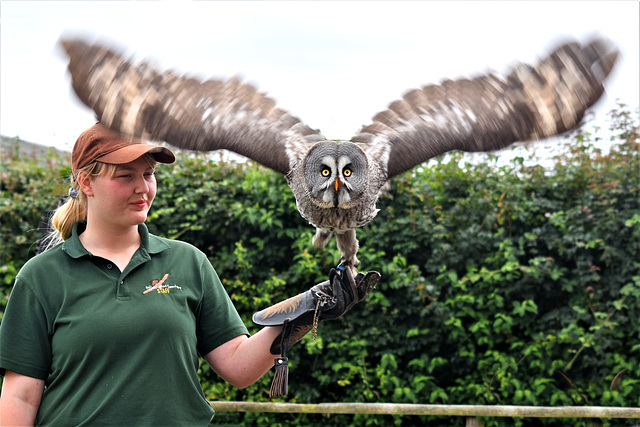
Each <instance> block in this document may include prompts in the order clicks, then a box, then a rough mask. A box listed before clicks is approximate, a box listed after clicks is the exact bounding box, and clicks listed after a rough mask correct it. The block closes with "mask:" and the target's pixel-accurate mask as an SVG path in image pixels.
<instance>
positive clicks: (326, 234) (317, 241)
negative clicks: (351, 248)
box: [311, 228, 333, 249]
mask: <svg viewBox="0 0 640 427" xmlns="http://www.w3.org/2000/svg"><path fill="white" fill-rule="evenodd" d="M331 236H333V233H332V232H330V231H327V230H323V229H322V228H316V234H315V235H314V236H313V239H312V240H311V242H312V243H313V246H314V247H316V248H318V249H320V248H324V247H325V246H326V245H327V242H328V241H329V239H331Z"/></svg>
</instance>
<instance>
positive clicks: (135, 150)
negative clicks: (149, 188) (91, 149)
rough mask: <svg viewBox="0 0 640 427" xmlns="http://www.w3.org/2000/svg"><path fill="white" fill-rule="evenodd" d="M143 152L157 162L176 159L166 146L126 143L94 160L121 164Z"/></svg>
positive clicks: (168, 162)
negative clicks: (124, 145)
mask: <svg viewBox="0 0 640 427" xmlns="http://www.w3.org/2000/svg"><path fill="white" fill-rule="evenodd" d="M145 154H151V155H152V156H153V158H154V159H155V160H156V161H157V162H159V163H167V164H170V163H173V162H175V161H176V156H175V155H174V154H173V152H172V151H171V150H169V149H168V148H166V147H162V146H159V145H151V144H132V145H127V146H126V147H122V148H120V149H118V150H115V151H112V152H111V153H109V154H105V155H104V156H102V157H98V158H97V159H96V160H97V161H99V162H102V163H110V164H113V165H123V164H125V163H131V162H133V161H134V160H137V159H139V158H140V157H142V156H144V155H145Z"/></svg>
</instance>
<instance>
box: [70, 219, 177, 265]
mask: <svg viewBox="0 0 640 427" xmlns="http://www.w3.org/2000/svg"><path fill="white" fill-rule="evenodd" d="M86 228H87V221H78V222H76V223H75V224H73V229H72V231H71V237H69V238H68V239H67V240H65V241H64V243H63V244H62V250H63V251H64V252H66V253H67V254H68V255H69V256H70V257H72V258H80V257H83V256H85V255H91V254H90V253H89V251H87V250H86V249H85V248H84V246H82V243H81V242H80V237H79V236H80V234H82V232H83V231H84V230H85V229H86ZM138 233H140V246H142V248H143V249H144V250H145V251H146V252H147V253H149V254H150V255H153V254H157V253H160V252H162V251H164V250H166V249H169V245H168V244H167V243H166V242H164V241H163V240H162V239H161V238H159V237H157V236H154V235H153V234H151V233H149V229H147V226H146V224H144V223H143V224H139V225H138Z"/></svg>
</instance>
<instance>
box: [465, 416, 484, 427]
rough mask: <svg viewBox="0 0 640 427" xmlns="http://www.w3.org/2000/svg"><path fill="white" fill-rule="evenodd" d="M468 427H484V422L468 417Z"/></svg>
mask: <svg viewBox="0 0 640 427" xmlns="http://www.w3.org/2000/svg"><path fill="white" fill-rule="evenodd" d="M466 427H484V422H483V421H482V420H481V419H480V418H476V417H467V424H466Z"/></svg>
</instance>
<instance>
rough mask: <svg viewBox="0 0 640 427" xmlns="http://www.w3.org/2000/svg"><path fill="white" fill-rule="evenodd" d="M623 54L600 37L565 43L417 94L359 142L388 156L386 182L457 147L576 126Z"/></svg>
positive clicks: (488, 145)
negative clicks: (532, 58) (531, 61)
mask: <svg viewBox="0 0 640 427" xmlns="http://www.w3.org/2000/svg"><path fill="white" fill-rule="evenodd" d="M617 56H618V51H617V50H616V49H615V47H614V46H612V45H611V44H610V43H609V42H607V41H605V40H602V39H597V40H594V41H592V42H591V43H589V44H588V45H586V46H583V45H580V44H578V43H576V42H570V43H566V44H564V45H562V46H560V47H559V48H558V49H556V50H555V51H553V52H552V53H551V54H550V55H549V56H547V57H546V58H544V59H542V60H541V61H540V62H538V63H537V64H536V65H534V66H529V65H526V64H521V65H519V66H517V67H515V68H514V69H513V70H512V71H511V72H510V73H509V74H508V75H507V76H506V78H501V77H498V76H497V75H495V74H487V75H482V76H479V77H476V78H473V79H459V80H447V81H444V82H443V83H441V84H440V85H429V86H425V87H423V88H422V89H414V90H412V91H410V92H408V93H407V94H406V95H404V97H403V99H402V100H398V101H395V102H393V103H392V104H390V106H389V108H388V109H387V110H385V111H382V112H381V113H378V114H377V115H376V116H375V117H374V118H373V123H372V124H371V125H369V126H366V127H364V128H363V129H362V130H361V131H360V132H359V133H358V134H357V135H356V136H355V137H353V138H352V141H353V142H356V143H358V144H359V145H360V146H361V147H363V149H365V150H367V151H371V150H376V151H378V152H379V155H384V157H383V158H385V159H388V164H387V178H391V177H393V176H395V175H398V174H400V173H402V172H405V171H407V170H409V169H411V168H413V167H414V166H417V165H418V164H420V163H422V162H424V161H426V160H428V159H430V158H432V157H436V156H438V155H440V154H443V153H445V152H448V151H451V150H462V151H493V150H498V149H501V148H505V147H507V146H508V145H510V144H511V143H514V142H516V141H531V140H539V139H543V138H547V137H551V136H554V135H557V134H560V133H563V132H565V131H567V130H570V129H572V128H574V127H576V126H577V125H578V124H579V123H580V120H581V119H582V117H583V116H584V114H585V111H586V110H587V108H588V107H590V106H591V105H592V104H594V103H595V102H596V101H597V100H598V98H600V96H601V95H602V93H603V92H604V88H603V86H602V82H603V81H604V79H605V78H606V77H607V75H609V73H610V71H611V70H612V68H613V65H614V63H615V61H616V58H617Z"/></svg>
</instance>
